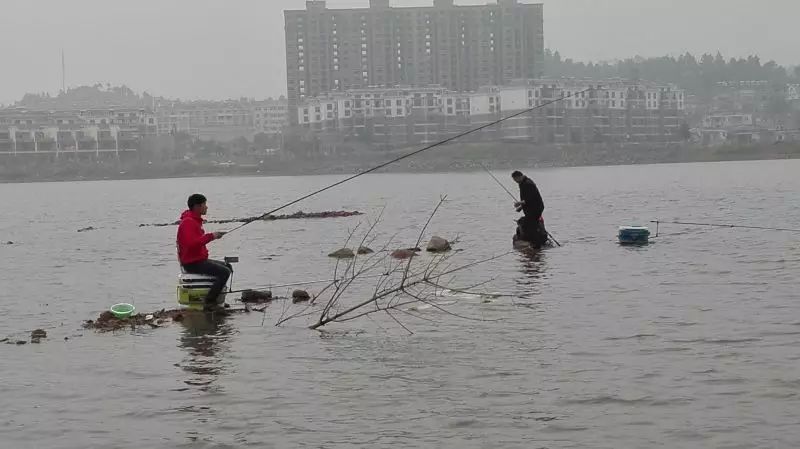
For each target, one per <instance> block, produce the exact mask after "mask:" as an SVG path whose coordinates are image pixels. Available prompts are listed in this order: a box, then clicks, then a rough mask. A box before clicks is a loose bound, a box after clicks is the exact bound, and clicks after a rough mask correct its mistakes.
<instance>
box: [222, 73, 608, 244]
mask: <svg viewBox="0 0 800 449" xmlns="http://www.w3.org/2000/svg"><path fill="white" fill-rule="evenodd" d="M594 89H595V88H594V87H590V88H588V89H584V90H582V91H577V92H570V93H569V94H568V95H564V96H561V97H559V98H555V99H553V100H549V101H545V102H543V103H541V104H539V105H537V106H534V107H531V108H528V109H524V110H522V111H519V112H515V113H513V114H510V115H508V116H506V117H502V118H500V119H498V120H495V121H493V122H489V123H486V124H485V125H481V126H479V127H477V128H472V129H470V130H467V131H464V132H462V133H459V134H456V135H455V136H452V137H449V138H447V139H444V140H441V141H439V142H436V143H433V144H431V145H428V146H426V147H423V148H420V149H419V150H416V151H412V152H410V153H406V154H404V155H402V156H399V157H396V158H394V159H392V160H390V161H387V162H384V163H382V164H379V165H376V166H374V167H372V168H370V169H368V170H365V171H362V172H360V173H356V174H354V175H352V176H348V177H347V178H345V179H342V180H341V181H338V182H335V183H333V184H331V185H328V186H326V187H323V188H321V189H318V190H315V191H313V192H311V193H309V194H307V195H303V196H301V197H300V198H297V199H296V200H293V201H290V202H288V203H286V204H284V205H282V206H280V207H276V208H275V209H272V210H270V211H268V212H264V213H263V214H261V215H260V216H258V218H256V219H255V220H251V221H247V222H245V223H242V224H241V225H239V226H236V227H235V228H233V229H231V230H230V231H228V232H227V233H228V234H230V233H231V232H234V231H237V230H239V229H241V228H243V227H245V226H247V225H248V224H250V223H253V222H254V221H259V220H260V219H262V218H264V217H268V216H270V215H272V214H274V213H275V212H278V211H280V210H283V209H285V208H287V207H289V206H292V205H294V204H297V203H299V202H300V201H303V200H305V199H308V198H311V197H312V196H315V195H318V194H320V193H322V192H325V191H326V190H330V189H332V188H334V187H336V186H340V185H342V184H344V183H346V182H348V181H352V180H353V179H356V178H358V177H359V176H363V175H366V174H367V173H372V172H374V171H377V170H380V169H381V168H384V167H386V166H388V165H391V164H394V163H395V162H399V161H401V160H403V159H406V158H409V157H411V156H414V155H417V154H419V153H422V152H424V151H427V150H430V149H432V148H436V147H438V146H441V145H444V144H446V143H448V142H452V141H454V140H456V139H460V138H461V137H464V136H466V135H469V134H473V133H476V132H478V131H481V130H483V129H486V128H490V127H492V126H496V125H498V124H500V123H503V122H505V121H506V120H510V119H512V118H514V117H519V116H521V115H524V114H528V113H530V112H533V111H535V110H537V109H542V108H544V107H547V106H549V105H551V104H553V103H558V102H559V101H562V100H565V99H567V98H571V97H574V96H577V95H581V94H583V93H586V92H589V91H592V90H594ZM551 238H552V236H551ZM553 240H554V241H555V239H553Z"/></svg>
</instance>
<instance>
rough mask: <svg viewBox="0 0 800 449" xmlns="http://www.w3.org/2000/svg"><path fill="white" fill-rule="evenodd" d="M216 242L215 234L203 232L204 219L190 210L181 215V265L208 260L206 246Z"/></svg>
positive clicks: (179, 228) (179, 251)
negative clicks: (213, 241)
mask: <svg viewBox="0 0 800 449" xmlns="http://www.w3.org/2000/svg"><path fill="white" fill-rule="evenodd" d="M212 240H214V234H211V233H208V234H206V232H205V231H203V218H202V217H201V216H200V215H199V214H197V213H194V212H192V211H190V210H186V211H184V212H183V214H181V223H180V224H179V225H178V260H180V263H181V265H187V264H190V263H195V262H202V261H204V260H206V259H208V249H207V248H206V244H207V243H209V242H210V241H212Z"/></svg>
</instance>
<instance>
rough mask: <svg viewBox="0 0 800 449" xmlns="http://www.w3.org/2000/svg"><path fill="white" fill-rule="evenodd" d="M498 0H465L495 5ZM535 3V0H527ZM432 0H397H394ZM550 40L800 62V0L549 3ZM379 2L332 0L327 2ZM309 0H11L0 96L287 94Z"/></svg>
mask: <svg viewBox="0 0 800 449" xmlns="http://www.w3.org/2000/svg"><path fill="white" fill-rule="evenodd" d="M487 1H489V2H492V3H494V1H493V0H461V1H459V0H456V3H457V4H484V3H486V2H487ZM522 2H523V3H535V1H534V0H522ZM432 3H433V1H432V0H394V1H393V5H394V6H413V5H430V4H432ZM541 3H544V5H545V7H544V10H545V45H546V46H547V47H550V48H554V49H557V50H559V51H560V52H561V54H562V55H564V56H565V57H573V58H575V59H580V60H589V59H591V60H598V59H613V58H623V57H628V56H632V55H637V54H639V55H644V56H660V55H664V54H678V53H681V52H685V51H691V52H696V53H702V52H704V51H711V52H716V51H717V50H719V51H721V52H722V53H723V54H724V55H726V56H727V57H730V56H737V57H739V56H746V55H748V54H752V53H757V54H759V55H761V57H762V60H767V59H775V60H776V61H777V62H779V63H781V64H785V65H796V64H797V63H800V49H798V43H800V37H798V35H797V31H796V30H797V29H798V25H800V1H799V0H761V1H760V2H754V1H752V0H541ZM367 4H369V1H368V0H329V1H328V7H329V8H331V7H352V6H365V5H367ZM304 6H305V2H304V0H226V1H221V0H136V1H127V2H126V1H108V0H2V11H0V58H2V64H0V103H10V102H13V101H15V100H17V99H19V98H20V97H21V96H22V94H24V93H25V92H43V91H48V92H52V93H55V92H57V91H58V89H59V88H60V85H61V61H60V52H61V48H62V47H63V48H64V51H65V53H66V59H67V85H68V86H76V85H82V84H94V83H97V82H102V83H106V82H110V83H111V84H126V85H128V86H129V87H131V88H133V89H134V90H136V91H139V92H141V91H144V90H147V91H149V92H151V93H153V94H156V95H165V96H169V97H180V98H200V97H206V98H230V97H239V96H248V97H257V98H261V97H267V96H277V95H280V94H283V93H285V91H286V85H285V67H284V66H285V60H284V50H283V48H284V34H283V14H282V11H283V10H284V9H302V8H304Z"/></svg>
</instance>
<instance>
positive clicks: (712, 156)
mask: <svg viewBox="0 0 800 449" xmlns="http://www.w3.org/2000/svg"><path fill="white" fill-rule="evenodd" d="M417 149H419V147H415V148H405V149H399V150H393V151H374V152H361V153H358V154H348V155H329V156H321V157H317V158H308V159H293V160H285V159H280V158H272V159H267V160H261V161H254V160H252V158H249V159H242V160H237V161H235V162H234V163H233V164H226V165H221V164H218V163H215V162H212V161H202V160H195V161H184V160H179V161H165V162H162V163H157V164H154V163H143V162H141V161H139V160H135V159H130V160H127V161H126V160H106V161H102V162H100V163H98V162H97V161H84V162H79V163H76V162H75V161H70V162H69V163H63V164H59V163H53V162H49V163H46V162H42V163H39V164H38V165H37V164H30V163H28V164H26V165H22V166H20V165H15V161H13V160H11V159H6V160H5V161H0V182H47V181H53V182H58V181H89V180H122V179H159V178H186V177H218V176H299V175H325V174H350V173H359V172H362V171H365V170H368V169H370V168H372V167H374V166H376V165H379V164H381V163H385V162H386V161H389V160H391V159H393V158H397V157H400V156H402V155H404V154H407V153H409V152H411V151H414V150H417ZM798 158H800V144H797V143H781V144H765V145H748V146H720V147H696V146H672V147H646V146H626V147H620V146H584V145H580V146H536V147H533V146H530V145H525V144H519V143H502V142H496V143H468V144H449V145H443V146H441V147H437V148H435V149H431V150H430V151H428V152H424V153H420V154H418V155H415V156H413V157H410V158H407V159H404V160H402V161H399V162H397V163H394V164H391V165H389V166H387V167H385V168H382V169H381V170H379V171H378V172H380V173H431V172H452V171H472V170H480V169H481V165H485V166H487V167H492V168H497V169H510V168H527V169H531V168H549V167H578V166H598V165H641V164H660V163H691V162H724V161H745V160H773V159H798Z"/></svg>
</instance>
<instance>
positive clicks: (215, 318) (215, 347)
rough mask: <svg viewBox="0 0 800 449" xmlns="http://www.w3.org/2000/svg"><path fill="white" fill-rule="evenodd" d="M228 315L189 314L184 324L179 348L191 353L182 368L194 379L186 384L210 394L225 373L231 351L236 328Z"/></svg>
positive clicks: (185, 316) (183, 362)
mask: <svg viewBox="0 0 800 449" xmlns="http://www.w3.org/2000/svg"><path fill="white" fill-rule="evenodd" d="M226 318H227V317H226V316H224V315H220V314H210V313H201V312H187V313H186V314H185V315H184V318H183V320H182V321H181V325H183V327H184V329H183V332H182V333H181V337H180V340H179V341H178V346H179V347H180V348H182V349H185V350H186V351H187V353H188V354H187V356H186V357H185V358H184V359H183V361H182V362H181V364H180V366H181V368H183V370H184V371H186V372H188V373H191V374H192V376H190V378H189V379H188V380H185V381H184V382H185V383H186V384H188V385H194V386H200V387H201V388H200V390H201V391H208V390H210V389H211V386H212V385H213V384H214V382H215V381H216V380H217V378H218V377H219V376H220V375H221V374H223V373H224V372H225V368H226V367H227V365H228V364H227V363H226V362H225V353H226V352H228V351H229V350H230V348H231V338H230V337H231V335H232V334H233V327H232V326H231V324H230V323H228V322H226Z"/></svg>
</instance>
